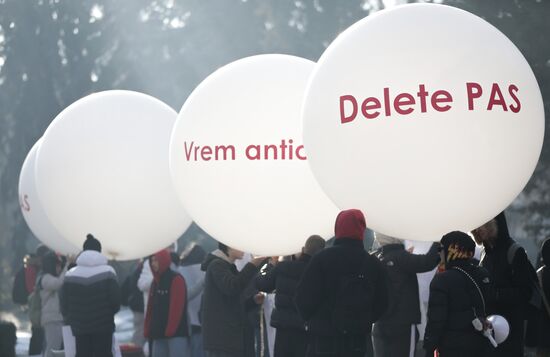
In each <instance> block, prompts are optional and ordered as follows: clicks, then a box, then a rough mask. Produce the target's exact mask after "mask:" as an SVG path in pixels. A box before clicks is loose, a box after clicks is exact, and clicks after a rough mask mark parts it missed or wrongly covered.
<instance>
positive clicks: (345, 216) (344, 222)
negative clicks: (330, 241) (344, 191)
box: [334, 209, 367, 240]
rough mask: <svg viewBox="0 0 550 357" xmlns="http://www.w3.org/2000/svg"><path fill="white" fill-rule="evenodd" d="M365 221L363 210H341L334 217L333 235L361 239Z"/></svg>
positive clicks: (365, 226)
mask: <svg viewBox="0 0 550 357" xmlns="http://www.w3.org/2000/svg"><path fill="white" fill-rule="evenodd" d="M366 228H367V223H366V221H365V216H364V215H363V212H361V211H360V210H358V209H348V210H345V211H342V212H340V213H339V214H338V217H336V223H335V225H334V235H335V236H336V239H338V238H352V239H357V240H363V238H364V234H365V229H366Z"/></svg>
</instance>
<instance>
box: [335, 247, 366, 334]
mask: <svg viewBox="0 0 550 357" xmlns="http://www.w3.org/2000/svg"><path fill="white" fill-rule="evenodd" d="M364 253H365V255H364V256H363V259H362V261H361V265H360V269H359V270H358V272H356V273H352V274H347V275H344V276H340V277H339V278H338V281H337V283H336V285H337V286H336V288H335V289H336V295H335V297H336V299H335V301H334V306H333V309H332V312H331V318H332V324H333V326H334V327H335V328H336V329H337V330H338V332H340V333H342V334H348V333H349V334H364V333H366V332H368V331H369V328H370V327H371V325H372V321H371V320H372V312H371V305H372V302H373V299H374V288H373V286H372V283H371V282H370V281H369V279H367V276H366V273H365V272H366V267H365V265H366V262H367V256H366V255H367V252H364Z"/></svg>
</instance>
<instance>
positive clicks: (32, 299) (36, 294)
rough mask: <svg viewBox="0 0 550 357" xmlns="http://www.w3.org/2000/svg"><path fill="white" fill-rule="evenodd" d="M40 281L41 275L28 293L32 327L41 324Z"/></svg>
mask: <svg viewBox="0 0 550 357" xmlns="http://www.w3.org/2000/svg"><path fill="white" fill-rule="evenodd" d="M41 283H42V277H40V278H39V279H38V280H37V282H36V285H35V287H34V290H33V291H32V293H30V295H29V320H30V322H31V325H32V326H33V327H37V326H41V320H42V319H41V315H42V298H41V297H40V290H42V289H41V288H40V285H41Z"/></svg>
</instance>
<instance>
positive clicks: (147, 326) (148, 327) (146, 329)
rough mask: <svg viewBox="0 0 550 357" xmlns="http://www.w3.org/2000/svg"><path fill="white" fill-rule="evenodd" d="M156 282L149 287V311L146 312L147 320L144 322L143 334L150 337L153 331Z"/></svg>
mask: <svg viewBox="0 0 550 357" xmlns="http://www.w3.org/2000/svg"><path fill="white" fill-rule="evenodd" d="M155 289H156V287H155V283H153V284H151V288H150V289H149V298H148V299H147V311H146V313H145V322H144V323H143V336H144V337H145V338H149V332H150V331H151V314H152V313H153V299H152V296H153V291H155Z"/></svg>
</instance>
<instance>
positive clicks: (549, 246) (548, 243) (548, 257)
mask: <svg viewBox="0 0 550 357" xmlns="http://www.w3.org/2000/svg"><path fill="white" fill-rule="evenodd" d="M541 255H542V261H543V262H544V265H550V238H549V239H547V240H545V241H544V243H542V249H541Z"/></svg>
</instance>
